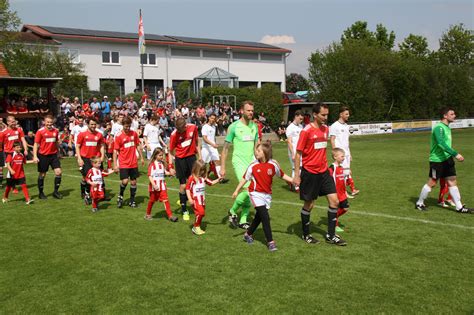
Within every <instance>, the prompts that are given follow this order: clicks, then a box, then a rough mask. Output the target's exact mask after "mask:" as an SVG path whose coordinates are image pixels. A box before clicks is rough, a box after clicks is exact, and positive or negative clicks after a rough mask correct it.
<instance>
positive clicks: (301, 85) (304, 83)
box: [286, 73, 310, 93]
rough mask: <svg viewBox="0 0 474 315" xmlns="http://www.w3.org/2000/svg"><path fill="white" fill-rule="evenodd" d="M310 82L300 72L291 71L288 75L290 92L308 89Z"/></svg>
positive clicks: (287, 87) (287, 81)
mask: <svg viewBox="0 0 474 315" xmlns="http://www.w3.org/2000/svg"><path fill="white" fill-rule="evenodd" d="M309 87H310V86H309V82H308V80H307V79H306V78H305V77H303V76H302V75H301V74H299V73H290V74H288V75H287V76H286V90H287V91H288V92H293V93H295V92H297V91H307V90H309Z"/></svg>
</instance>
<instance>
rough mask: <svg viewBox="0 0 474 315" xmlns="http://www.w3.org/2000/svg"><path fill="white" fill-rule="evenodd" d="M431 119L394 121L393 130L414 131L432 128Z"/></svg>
mask: <svg viewBox="0 0 474 315" xmlns="http://www.w3.org/2000/svg"><path fill="white" fill-rule="evenodd" d="M431 128H432V127H431V121H429V120H427V121H405V122H393V123H392V129H393V132H394V133H395V132H414V131H427V130H431Z"/></svg>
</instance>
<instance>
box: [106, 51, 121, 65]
mask: <svg viewBox="0 0 474 315" xmlns="http://www.w3.org/2000/svg"><path fill="white" fill-rule="evenodd" d="M102 63H105V64H115V65H117V64H120V54H119V52H118V51H103V52H102Z"/></svg>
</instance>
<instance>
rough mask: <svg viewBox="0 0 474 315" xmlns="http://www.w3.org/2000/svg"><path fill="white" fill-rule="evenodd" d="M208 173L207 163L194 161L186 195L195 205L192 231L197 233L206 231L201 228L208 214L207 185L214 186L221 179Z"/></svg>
mask: <svg viewBox="0 0 474 315" xmlns="http://www.w3.org/2000/svg"><path fill="white" fill-rule="evenodd" d="M206 175H207V168H206V163H204V162H203V161H202V160H197V161H196V162H194V165H193V168H192V170H191V175H190V176H189V178H188V181H187V183H186V196H187V198H188V200H189V204H190V205H191V206H192V207H193V210H194V215H195V219H194V224H193V228H192V231H193V233H194V234H196V235H202V234H204V233H206V232H205V231H203V230H202V229H201V222H202V219H203V218H204V216H205V215H206V185H210V186H212V185H215V184H217V183H218V182H219V181H221V179H220V178H217V179H215V180H210V179H208V178H207V177H206Z"/></svg>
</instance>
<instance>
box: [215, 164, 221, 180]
mask: <svg viewBox="0 0 474 315" xmlns="http://www.w3.org/2000/svg"><path fill="white" fill-rule="evenodd" d="M216 172H217V177H218V178H221V166H220V165H216Z"/></svg>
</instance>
